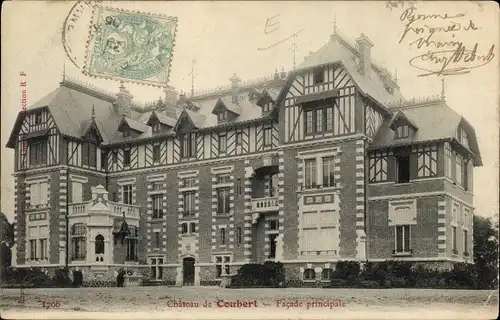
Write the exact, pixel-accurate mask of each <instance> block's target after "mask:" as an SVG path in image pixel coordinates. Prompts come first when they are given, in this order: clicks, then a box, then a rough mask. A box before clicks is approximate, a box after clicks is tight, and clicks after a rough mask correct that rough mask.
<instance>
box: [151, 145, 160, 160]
mask: <svg viewBox="0 0 500 320" xmlns="http://www.w3.org/2000/svg"><path fill="white" fill-rule="evenodd" d="M159 161H160V145H159V144H155V145H154V146H153V162H159Z"/></svg>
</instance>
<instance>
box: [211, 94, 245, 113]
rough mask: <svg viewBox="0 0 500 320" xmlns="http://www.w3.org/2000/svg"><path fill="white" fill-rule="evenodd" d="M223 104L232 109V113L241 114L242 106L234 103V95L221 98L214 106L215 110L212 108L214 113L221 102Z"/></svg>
mask: <svg viewBox="0 0 500 320" xmlns="http://www.w3.org/2000/svg"><path fill="white" fill-rule="evenodd" d="M221 103H222V104H223V105H224V107H225V108H226V109H227V110H229V111H231V112H232V113H234V114H236V115H240V114H241V106H239V105H238V104H236V103H233V101H232V97H229V98H220V99H219V100H218V101H217V103H216V104H215V107H214V110H212V113H214V111H215V109H216V108H217V107H219V105H220V104H221Z"/></svg>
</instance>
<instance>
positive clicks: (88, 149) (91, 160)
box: [82, 142, 97, 168]
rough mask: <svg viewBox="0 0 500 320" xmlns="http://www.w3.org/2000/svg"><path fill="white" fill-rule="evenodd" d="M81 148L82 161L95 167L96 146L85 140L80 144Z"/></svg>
mask: <svg viewBox="0 0 500 320" xmlns="http://www.w3.org/2000/svg"><path fill="white" fill-rule="evenodd" d="M82 148H83V150H82V151H83V152H82V153H83V155H82V163H83V164H84V165H87V166H89V167H94V168H95V167H96V166H97V146H96V145H95V144H93V143H91V142H85V143H83V144H82Z"/></svg>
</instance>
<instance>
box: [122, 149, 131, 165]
mask: <svg viewBox="0 0 500 320" xmlns="http://www.w3.org/2000/svg"><path fill="white" fill-rule="evenodd" d="M123 165H124V166H129V165H130V149H128V150H123Z"/></svg>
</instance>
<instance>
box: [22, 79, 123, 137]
mask: <svg viewBox="0 0 500 320" xmlns="http://www.w3.org/2000/svg"><path fill="white" fill-rule="evenodd" d="M111 99H113V97H111V96H107V97H106V96H104V95H102V94H99V93H98V92H92V91H90V90H88V91H83V90H81V88H79V87H77V86H72V85H71V84H69V83H62V84H61V86H60V87H59V88H57V89H55V90H54V91H52V92H51V93H49V94H48V95H47V96H45V97H43V98H42V99H40V100H39V101H37V102H35V103H34V104H33V105H31V106H29V107H28V108H27V110H33V109H37V108H43V107H47V108H48V109H49V111H50V113H51V115H52V117H53V118H54V120H55V122H56V125H57V127H58V129H59V131H60V132H61V134H64V135H67V136H73V137H78V138H80V137H81V136H82V133H83V131H82V129H85V124H86V123H87V122H88V120H90V119H91V117H92V106H94V108H95V122H96V125H97V128H98V129H99V131H100V134H101V136H102V138H103V142H104V143H106V142H109V141H110V140H111V139H112V137H113V136H114V133H115V131H116V129H117V128H118V124H119V123H120V120H121V116H119V115H118V114H117V112H116V109H115V107H114V106H113V103H112V102H111ZM82 125H83V126H82Z"/></svg>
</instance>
